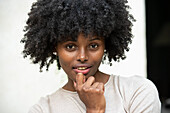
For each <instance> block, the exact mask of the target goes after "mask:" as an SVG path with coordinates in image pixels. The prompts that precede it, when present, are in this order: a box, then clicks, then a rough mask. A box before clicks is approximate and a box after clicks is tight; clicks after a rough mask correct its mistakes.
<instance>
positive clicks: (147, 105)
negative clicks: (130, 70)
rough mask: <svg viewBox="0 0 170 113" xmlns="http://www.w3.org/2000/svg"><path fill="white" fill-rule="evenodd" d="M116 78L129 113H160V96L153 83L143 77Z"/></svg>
mask: <svg viewBox="0 0 170 113" xmlns="http://www.w3.org/2000/svg"><path fill="white" fill-rule="evenodd" d="M114 78H115V82H116V83H117V87H118V89H119V91H120V94H121V97H122V99H123V100H124V104H125V107H126V109H128V110H129V112H133V113H139V112H146V111H147V112H150V113H160V106H161V103H160V100H159V94H158V91H157V88H156V86H155V85H154V84H153V82H152V81H150V80H148V79H146V78H144V77H141V76H131V77H121V76H115V77H114ZM143 110H145V111H143Z"/></svg>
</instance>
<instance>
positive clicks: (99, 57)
mask: <svg viewBox="0 0 170 113" xmlns="http://www.w3.org/2000/svg"><path fill="white" fill-rule="evenodd" d="M103 55H104V52H96V53H95V54H94V55H93V57H92V59H93V61H94V63H95V64H98V65H99V64H100V63H101V61H102V58H103Z"/></svg>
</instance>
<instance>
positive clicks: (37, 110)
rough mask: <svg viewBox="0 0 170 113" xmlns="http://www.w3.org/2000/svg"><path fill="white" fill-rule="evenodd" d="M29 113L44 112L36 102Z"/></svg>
mask: <svg viewBox="0 0 170 113" xmlns="http://www.w3.org/2000/svg"><path fill="white" fill-rule="evenodd" d="M28 113H43V111H42V109H41V107H40V106H39V105H37V104H36V105H34V106H32V107H31V108H30V109H29V111H28Z"/></svg>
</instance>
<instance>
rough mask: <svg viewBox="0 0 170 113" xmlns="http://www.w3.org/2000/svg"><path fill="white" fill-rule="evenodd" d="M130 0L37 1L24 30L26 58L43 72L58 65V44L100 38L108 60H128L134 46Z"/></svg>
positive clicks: (33, 5)
mask: <svg viewBox="0 0 170 113" xmlns="http://www.w3.org/2000/svg"><path fill="white" fill-rule="evenodd" d="M128 9H129V6H128V5H127V0H38V1H37V2H35V3H33V4H32V8H31V11H30V12H29V13H28V16H29V17H28V20H27V22H26V24H27V25H26V26H25V29H24V32H25V35H24V38H23V39H22V40H21V42H22V43H24V50H23V54H24V57H27V56H30V59H31V60H32V61H33V63H34V64H36V63H39V64H40V70H42V68H43V67H44V66H46V70H48V68H49V66H50V64H52V63H53V62H54V61H55V60H56V61H57V64H58V68H59V69H60V64H59V62H58V60H59V59H57V56H56V55H55V54H53V52H54V51H55V47H56V46H57V44H58V43H60V42H63V41H65V40H67V38H68V37H69V38H72V39H74V40H76V39H77V37H78V35H79V34H80V33H83V34H84V35H85V36H88V35H92V36H99V37H104V39H105V56H107V57H108V60H109V63H110V64H111V61H112V60H114V61H119V59H124V58H125V51H128V50H129V47H128V45H129V44H130V43H131V42H132V37H133V35H132V33H131V27H132V25H133V24H132V22H133V21H135V19H134V18H133V16H132V15H131V14H129V11H128Z"/></svg>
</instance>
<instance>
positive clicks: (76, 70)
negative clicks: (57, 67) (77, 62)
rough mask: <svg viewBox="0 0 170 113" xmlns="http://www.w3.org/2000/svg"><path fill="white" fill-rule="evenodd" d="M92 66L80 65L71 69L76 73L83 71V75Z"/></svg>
mask: <svg viewBox="0 0 170 113" xmlns="http://www.w3.org/2000/svg"><path fill="white" fill-rule="evenodd" d="M91 67H92V66H90V67H85V66H83V67H82V66H80V67H76V68H73V70H74V71H75V72H76V73H83V74H84V75H87V74H88V73H89V71H90V69H91Z"/></svg>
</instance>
